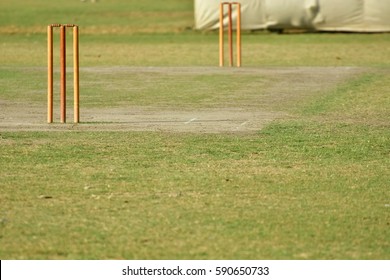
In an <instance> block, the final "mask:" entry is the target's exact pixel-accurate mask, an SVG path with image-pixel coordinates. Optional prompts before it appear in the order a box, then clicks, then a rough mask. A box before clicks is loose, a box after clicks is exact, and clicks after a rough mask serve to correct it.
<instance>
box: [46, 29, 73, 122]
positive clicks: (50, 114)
mask: <svg viewBox="0 0 390 280" xmlns="http://www.w3.org/2000/svg"><path fill="white" fill-rule="evenodd" d="M54 27H59V28H60V71H61V78H60V80H61V81H60V83H61V85H60V88H61V89H60V121H61V123H66V28H67V27H72V28H73V85H74V89H73V91H74V92H73V95H74V96H73V107H74V108H73V109H74V113H73V114H74V123H78V122H79V121H80V116H79V115H80V111H79V29H78V26H77V25H75V24H51V25H49V26H48V27H47V50H48V51H47V65H48V67H47V68H48V71H47V122H48V123H52V122H53V28H54Z"/></svg>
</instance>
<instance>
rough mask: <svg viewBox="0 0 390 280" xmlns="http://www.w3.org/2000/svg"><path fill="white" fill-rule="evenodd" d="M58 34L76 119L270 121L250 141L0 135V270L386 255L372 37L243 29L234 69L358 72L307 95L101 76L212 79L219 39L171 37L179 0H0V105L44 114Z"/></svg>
mask: <svg viewBox="0 0 390 280" xmlns="http://www.w3.org/2000/svg"><path fill="white" fill-rule="evenodd" d="M59 2H61V3H60V4H63V5H62V6H61V5H58V3H59ZM168 15H169V16H168ZM60 21H66V22H70V21H75V22H76V23H78V24H80V26H81V27H80V28H81V29H80V32H81V38H80V40H81V44H80V48H81V66H82V68H81V84H82V87H81V88H82V97H81V98H82V106H85V107H83V108H110V107H115V106H141V107H142V106H144V107H148V106H156V107H157V108H158V107H164V108H184V109H188V108H205V107H210V106H211V107H214V108H218V106H221V107H226V106H233V107H234V106H237V107H240V108H248V109H256V110H270V111H282V112H284V113H285V116H286V117H283V118H280V119H278V120H276V121H274V122H272V123H270V124H269V125H268V126H266V127H265V128H264V129H262V130H261V131H258V132H256V133H251V134H241V133H236V134H227V133H226V134H224V133H219V134H197V133H174V132H107V131H78V132H76V131H72V130H71V129H69V128H66V129H64V130H63V131H46V132H43V131H0V166H1V168H0V189H1V192H0V258H1V259H389V258H390V249H389V248H390V241H389V236H390V212H389V211H390V206H389V205H390V192H389V182H390V171H389V170H390V168H389V167H390V141H389V139H390V129H389V123H390V117H389V116H390V109H389V108H390V104H389V103H390V100H389V96H390V95H389V88H390V82H389V81H390V79H389V61H390V56H389V52H388V49H389V36H388V34H327V33H324V34H298V35H297V34H295V35H276V34H268V33H266V32H258V33H245V34H244V38H243V39H244V41H243V52H244V53H243V56H244V59H243V61H244V66H245V67H247V68H246V69H253V68H258V67H268V68H269V69H274V68H276V67H280V66H283V67H290V68H291V69H295V68H294V67H297V66H305V67H306V66H308V67H313V71H314V70H315V68H316V67H317V66H321V67H323V66H326V67H335V71H336V70H337V69H338V67H340V66H342V67H359V68H357V69H358V70H359V71H358V72H356V73H351V75H350V76H349V77H347V78H345V79H340V80H338V81H337V82H335V84H334V85H333V86H323V84H321V83H319V87H318V89H316V90H315V92H313V91H312V90H311V89H310V90H308V89H307V84H306V82H305V81H304V79H303V77H300V76H299V75H295V74H291V75H292V77H290V78H288V79H286V77H284V76H283V75H282V76H280V75H279V76H278V75H276V76H275V77H272V76H262V75H256V74H246V75H241V76H238V77H237V75H235V72H234V70H231V71H230V70H227V71H222V70H221V73H218V74H196V75H195V74H188V73H181V74H180V75H176V76H175V75H170V74H161V73H153V74H152V75H150V74H149V75H148V74H147V73H136V74H134V75H131V76H128V75H125V74H118V75H114V74H110V73H109V71H108V73H106V72H107V69H110V68H116V67H119V66H168V67H175V66H185V67H193V66H199V67H200V68H199V69H201V67H205V66H207V67H209V66H216V65H217V63H218V61H217V59H218V49H217V48H218V43H217V42H218V37H217V36H218V34H217V33H215V32H205V33H203V32H196V31H193V30H188V28H187V27H188V26H192V21H193V20H192V0H191V1H182V0H169V1H162V2H161V1H151V0H150V1H149V0H148V1H101V2H100V3H98V4H95V5H93V4H83V3H81V2H79V1H52V2H50V1H43V0H40V1H2V2H1V3H0V35H1V43H0V53H1V54H2V55H1V56H0V65H1V66H0V84H1V87H0V106H11V105H10V104H12V102H15V103H24V104H38V105H42V106H43V107H44V102H45V87H46V76H45V75H46V70H45V65H46V49H45V48H46V41H45V40H46V34H45V31H46V30H45V27H46V25H47V24H48V23H52V22H60ZM56 43H58V42H56ZM245 67H244V68H243V71H245ZM88 69H89V71H88ZM91 69H92V70H91ZM101 69H105V71H106V72H104V71H103V73H102V72H98V71H97V72H96V73H94V72H93V70H101ZM353 69H355V68H353ZM216 71H217V68H216ZM57 74H58V73H56V75H57ZM232 77H235V79H233V78H232ZM326 78H327V77H324V79H326ZM147 79H149V80H147ZM145 81H149V82H147V83H145ZM299 81H300V82H299ZM286 82H288V83H287V85H285V86H284V88H283V90H281V89H280V88H279V87H276V86H277V85H279V84H283V83H286ZM226 84H228V85H226ZM295 86H300V87H299V89H294V88H291V92H293V93H294V95H295V96H296V97H295V98H293V97H288V96H287V95H286V96H279V95H277V94H276V96H278V99H275V100H269V99H267V98H269V96H268V95H267V93H269V92H270V91H274V92H276V93H278V92H279V91H278V90H280V95H282V92H285V91H287V92H289V91H288V90H286V88H287V89H288V87H295ZM199 89H202V90H199ZM69 90H71V89H69ZM300 91H301V93H299V92H300ZM113 92H115V94H113ZM226 94H228V96H229V98H226ZM287 97H288V98H287ZM2 102H9V103H2ZM3 104H4V105H3ZM1 116H2V115H1V112H0V117H1ZM5 117H6V116H5ZM5 117H4V118H5ZM3 120H4V119H1V118H0V122H2V121H3ZM97 125H98V124H97Z"/></svg>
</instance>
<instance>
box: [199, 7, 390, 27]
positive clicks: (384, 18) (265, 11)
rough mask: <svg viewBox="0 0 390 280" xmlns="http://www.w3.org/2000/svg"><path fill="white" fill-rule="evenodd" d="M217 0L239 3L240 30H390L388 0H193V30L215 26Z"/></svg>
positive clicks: (217, 11)
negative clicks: (240, 7)
mask: <svg viewBox="0 0 390 280" xmlns="http://www.w3.org/2000/svg"><path fill="white" fill-rule="evenodd" d="M220 2H240V3H241V5H242V29H244V30H254V29H266V28H268V29H294V28H295V29H312V30H324V31H351V32H388V31H390V0H236V1H220V0H195V28H196V29H217V28H218V27H219V4H220ZM235 17H236V14H235V12H234V13H233V18H235ZM226 22H227V21H225V24H226Z"/></svg>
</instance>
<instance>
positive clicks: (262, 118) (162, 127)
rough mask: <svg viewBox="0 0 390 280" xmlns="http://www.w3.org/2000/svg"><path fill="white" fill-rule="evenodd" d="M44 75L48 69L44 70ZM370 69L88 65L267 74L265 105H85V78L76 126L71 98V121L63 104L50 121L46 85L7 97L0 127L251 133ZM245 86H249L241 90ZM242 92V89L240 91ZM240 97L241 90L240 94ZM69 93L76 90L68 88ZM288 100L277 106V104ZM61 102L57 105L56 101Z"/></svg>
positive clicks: (126, 71)
mask: <svg viewBox="0 0 390 280" xmlns="http://www.w3.org/2000/svg"><path fill="white" fill-rule="evenodd" d="M41 70H42V73H43V75H44V73H45V69H44V68H42V69H41ZM365 71H368V70H367V69H363V68H356V67H285V68H280V67H268V68H245V67H244V68H240V69H238V68H219V67H95V68H94V67H89V68H81V69H80V72H81V73H84V74H93V75H97V76H101V79H103V80H104V77H105V75H109V74H110V75H112V74H115V73H120V74H121V75H125V76H126V75H129V76H131V75H134V74H136V73H137V74H139V73H144V74H146V75H150V77H151V80H149V81H145V82H149V83H150V82H152V83H153V75H154V74H160V75H161V74H163V75H167V78H169V79H180V76H181V75H218V74H221V73H223V74H229V75H230V74H231V75H232V78H236V79H239V78H240V77H244V76H245V75H251V76H256V75H258V76H261V77H266V78H268V80H267V81H268V83H272V81H274V82H273V84H268V86H267V89H266V92H265V94H264V93H263V94H262V96H261V98H259V100H258V101H259V102H260V103H262V106H258V107H256V106H251V105H252V104H245V103H239V104H237V105H234V106H232V105H231V104H230V105H228V106H226V104H211V105H210V106H206V107H204V108H202V107H199V106H196V107H194V108H191V107H188V106H186V107H183V108H181V106H177V107H176V106H174V104H173V105H172V104H171V105H170V106H161V105H156V106H154V105H153V104H152V105H149V106H134V105H126V104H123V105H121V106H113V107H104V106H99V107H93V106H90V105H88V104H83V101H82V94H83V86H86V85H83V81H80V84H81V88H80V92H81V101H80V118H81V123H80V124H77V125H74V124H73V123H72V122H73V112H72V111H73V108H72V107H73V104H72V101H68V108H67V111H68V112H67V115H68V116H67V121H68V123H67V124H66V125H64V124H59V123H58V111H59V108H57V107H55V108H54V111H55V112H56V113H57V116H56V114H55V118H56V119H57V120H56V121H57V123H54V124H47V123H46V119H47V117H46V112H47V111H46V108H47V107H46V106H47V105H46V94H45V90H46V89H45V85H42V89H43V90H42V102H36V103H31V102H27V101H26V102H23V101H20V100H19V101H10V100H4V99H3V100H2V99H1V98H0V106H1V108H2V110H1V111H0V130H3V131H51V130H80V131H88V130H96V131H100V130H101V131H132V130H134V131H171V132H192V133H235V132H246V133H251V132H255V131H258V130H261V128H262V127H264V125H266V124H267V123H269V122H270V121H272V120H275V119H277V118H285V117H289V116H290V113H289V110H288V108H287V107H286V104H287V103H288V102H293V103H294V102H295V103H296V102H299V100H300V99H302V98H306V97H308V96H309V97H310V96H311V95H318V94H321V93H323V90H326V89H329V88H332V87H335V86H337V85H338V84H340V83H342V82H343V81H345V80H347V79H348V78H351V77H353V76H354V75H356V74H358V73H361V72H365ZM240 90H245V88H243V89H240ZM238 91H239V90H238ZM237 94H238V95H239V94H240V92H237ZM68 95H72V90H71V89H69V88H68ZM279 103H280V104H282V103H283V104H284V106H281V107H280V108H278V106H277V105H278V104H279ZM55 105H56V104H55Z"/></svg>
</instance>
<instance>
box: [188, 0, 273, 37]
mask: <svg viewBox="0 0 390 280" xmlns="http://www.w3.org/2000/svg"><path fill="white" fill-rule="evenodd" d="M221 2H239V3H241V14H242V15H243V16H242V17H241V28H242V29H243V30H255V29H264V28H265V20H264V15H263V12H264V8H263V3H264V2H265V0H240V1H233V0H231V1H220V0H195V28H196V29H217V28H219V4H220V3H221ZM225 15H226V11H225ZM232 17H233V20H235V19H236V18H237V13H236V12H235V10H233V14H232ZM224 22H225V23H227V19H226V20H224Z"/></svg>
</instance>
